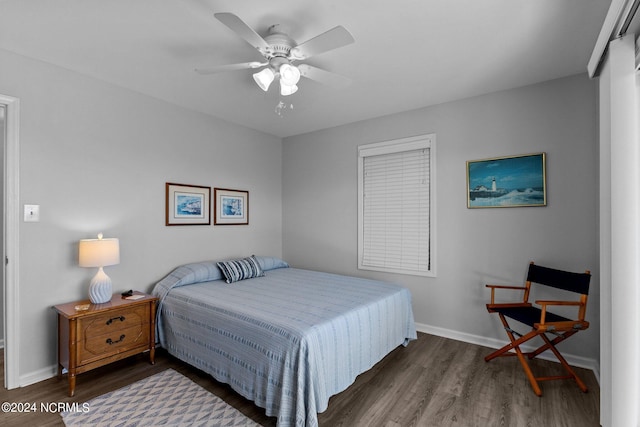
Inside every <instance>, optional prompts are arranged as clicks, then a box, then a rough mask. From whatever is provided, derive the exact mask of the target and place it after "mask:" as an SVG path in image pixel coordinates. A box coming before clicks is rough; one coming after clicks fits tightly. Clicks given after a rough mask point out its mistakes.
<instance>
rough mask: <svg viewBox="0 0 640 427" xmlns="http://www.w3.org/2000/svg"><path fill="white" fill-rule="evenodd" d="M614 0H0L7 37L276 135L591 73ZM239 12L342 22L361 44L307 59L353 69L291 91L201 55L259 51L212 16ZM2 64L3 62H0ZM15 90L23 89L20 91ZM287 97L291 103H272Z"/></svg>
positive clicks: (261, 20)
mask: <svg viewBox="0 0 640 427" xmlns="http://www.w3.org/2000/svg"><path fill="white" fill-rule="evenodd" d="M609 4H610V0H399V1H398V0H396V1H381V0H342V1H338V0H335V1H318V0H315V1H314V0H297V1H291V0H288V1H287V0H243V1H241V0H235V1H234V0H0V49H6V50H8V51H11V52H14V53H18V54H20V55H24V56H27V57H31V58H35V59H39V60H42V61H45V62H49V63H52V64H55V65H58V66H61V67H64V68H66V69H70V70H74V71H77V72H79V73H82V74H86V75H89V76H93V77H95V78H97V79H100V80H104V81H107V82H110V83H112V84H115V85H118V86H122V87H125V88H129V89H131V90H134V91H137V92H141V93H144V94H147V95H150V96H153V97H156V98H159V99H163V100H165V101H168V102H170V103H173V104H177V105H180V106H182V107H186V108H189V109H193V110H197V111H200V112H203V113H206V114H210V115H213V116H216V117H219V118H222V119H225V120H228V121H231V122H234V123H238V124H241V125H244V126H247V127H250V128H253V129H258V130H261V131H264V132H267V133H270V134H273V135H276V136H279V137H286V136H291V135H296V134H301V133H306V132H310V131H314V130H318V129H324V128H328V127H333V126H337V125H341V124H345V123H351V122H355V121H359V120H364V119H369V118H372V117H378V116H383V115H388V114H393V113H397V112H401V111H406V110H412V109H416V108H420V107H424V106H428V105H434V104H438V103H442V102H447V101H451V100H455V99H461V98H467V97H470V96H475V95H480V94H484V93H490V92H495V91H498V90H503V89H509V88H513V87H519V86H524V85H528V84H532V83H537V82H541V81H545V80H550V79H555V78H559V77H564V76H568V75H573V74H578V73H583V72H586V65H587V62H588V60H589V57H590V55H591V52H592V50H593V46H594V44H595V41H596V38H597V36H598V33H599V31H600V27H601V25H602V23H603V21H604V18H605V15H606V12H607V9H608V7H609ZM216 12H232V13H234V14H236V15H238V16H239V17H240V18H242V19H243V20H244V21H245V22H246V23H247V24H248V25H249V26H251V27H252V28H254V29H255V30H256V31H257V32H258V33H260V34H261V35H263V36H264V35H266V30H267V28H268V27H269V26H270V25H273V24H281V25H283V26H285V27H286V28H289V35H290V36H291V37H292V38H293V39H294V40H296V41H297V42H298V43H301V42H303V41H306V40H308V39H310V38H312V37H314V36H316V35H318V34H320V33H322V32H324V31H326V30H328V29H330V28H332V27H334V26H336V25H342V26H344V27H345V28H347V29H348V30H349V31H350V32H351V34H353V36H354V38H355V40H356V42H355V43H354V44H352V45H349V46H345V47H342V48H340V49H336V50H333V51H330V52H326V53H323V54H321V55H317V56H315V57H312V58H310V59H308V60H307V61H305V62H307V63H309V64H311V65H314V66H317V67H321V68H324V69H326V70H330V71H332V72H335V73H338V74H341V75H344V76H348V77H350V78H351V79H352V80H353V82H352V84H351V85H350V86H349V87H347V88H346V89H337V88H332V87H327V86H324V85H321V84H318V83H316V82H314V81H310V80H306V79H303V80H302V81H301V82H300V83H299V84H298V86H299V88H300V89H299V91H298V92H297V93H296V94H294V95H292V96H289V97H281V96H280V95H279V94H278V90H277V89H278V88H277V85H275V84H274V85H272V88H271V89H270V91H269V92H266V93H265V92H263V91H261V90H260V89H259V88H258V87H257V86H256V85H255V83H254V82H253V79H252V77H251V74H252V73H253V72H254V71H251V70H242V71H232V72H228V73H223V74H215V75H200V74H197V73H195V72H194V69H195V68H197V67H210V66H214V65H221V64H227V63H237V62H247V61H254V60H255V61H259V60H261V56H260V55H259V54H258V52H257V51H256V50H255V49H254V48H253V47H251V46H250V45H249V44H248V43H247V42H245V41H244V40H243V39H241V38H240V37H238V36H237V35H236V34H235V33H233V32H232V31H231V30H229V29H228V28H227V27H226V26H224V25H223V24H222V23H221V22H219V21H218V20H217V19H215V18H214V16H213V14H214V13H216ZM0 67H1V64H0ZM18 95H19V94H18ZM281 98H282V100H284V101H286V102H287V103H288V104H293V109H287V110H286V113H285V114H284V116H283V117H280V116H278V115H277V114H276V113H275V111H274V110H275V105H276V104H277V103H278V101H279V100H280V99H281Z"/></svg>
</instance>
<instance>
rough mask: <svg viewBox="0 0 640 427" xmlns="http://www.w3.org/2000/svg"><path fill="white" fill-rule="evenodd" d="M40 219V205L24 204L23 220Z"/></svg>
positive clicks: (32, 220) (36, 220)
mask: <svg viewBox="0 0 640 427" xmlns="http://www.w3.org/2000/svg"><path fill="white" fill-rule="evenodd" d="M38 221H40V205H24V222H38Z"/></svg>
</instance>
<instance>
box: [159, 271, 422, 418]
mask: <svg viewBox="0 0 640 427" xmlns="http://www.w3.org/2000/svg"><path fill="white" fill-rule="evenodd" d="M201 268H203V269H205V270H206V269H209V271H196V272H193V271H187V272H186V273H185V272H184V271H183V273H182V274H180V273H179V272H178V273H177V274H175V275H174V277H171V275H170V276H168V277H167V278H165V279H164V280H163V281H161V282H160V283H158V284H157V285H156V287H155V288H154V292H153V293H154V295H156V296H158V297H160V299H161V302H160V304H159V307H158V335H159V336H158V338H159V340H160V343H161V345H162V346H163V347H164V348H165V349H167V351H168V352H169V353H170V354H172V355H173V356H175V357H177V358H179V359H181V360H183V361H185V362H187V363H189V364H190V365H193V366H195V367H197V368H199V369H201V370H203V371H205V372H207V373H209V374H210V375H212V376H213V377H214V378H215V379H216V380H218V381H221V382H223V383H227V384H229V385H230V386H231V387H232V388H233V389H234V390H236V391H237V392H238V393H239V394H241V395H242V396H244V397H246V398H247V399H250V400H252V401H254V402H255V403H256V404H257V405H258V406H260V407H263V408H265V410H266V413H267V415H269V416H276V417H277V418H278V426H294V425H295V426H317V425H318V419H317V413H319V412H323V411H325V410H326V409H327V405H328V402H329V398H330V397H331V396H332V395H334V394H337V393H339V392H341V391H343V390H345V389H346V388H347V387H348V386H349V385H351V384H352V383H353V382H354V381H355V378H356V376H358V375H359V374H361V373H363V372H365V371H367V370H369V369H370V368H371V367H373V365H375V364H376V363H377V362H379V361H380V360H381V359H382V358H384V356H385V355H387V354H388V353H389V352H390V351H392V350H393V349H395V348H396V347H398V346H399V345H407V344H408V342H409V341H410V340H413V339H416V338H417V336H416V329H415V324H414V319H413V311H412V308H411V294H410V292H409V291H408V290H407V289H405V288H402V287H400V286H397V285H393V284H389V283H384V282H379V281H374V280H368V279H362V278H356V277H348V276H341V275H335V274H329V273H321V272H315V271H308V270H301V269H295V268H279V269H275V270H269V271H266V272H265V276H263V277H257V278H253V279H249V280H243V281H240V282H236V283H233V284H227V283H225V282H224V280H212V281H200V282H199V283H192V284H190V283H188V282H190V281H198V280H203V279H207V278H209V279H216V278H217V277H218V276H217V273H216V271H215V268H214V267H213V266H212V265H210V264H202V267H201ZM194 277H195V279H194Z"/></svg>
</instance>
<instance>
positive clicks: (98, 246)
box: [78, 236, 120, 267]
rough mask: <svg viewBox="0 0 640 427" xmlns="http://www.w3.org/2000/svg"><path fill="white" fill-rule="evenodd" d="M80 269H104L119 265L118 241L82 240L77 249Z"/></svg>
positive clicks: (101, 239) (100, 238)
mask: <svg viewBox="0 0 640 427" xmlns="http://www.w3.org/2000/svg"><path fill="white" fill-rule="evenodd" d="M78 258H79V259H78V264H79V265H80V267H106V266H108V265H116V264H119V263H120V242H119V241H118V239H103V238H102V237H101V236H100V237H99V238H98V239H83V240H80V245H79V248H78Z"/></svg>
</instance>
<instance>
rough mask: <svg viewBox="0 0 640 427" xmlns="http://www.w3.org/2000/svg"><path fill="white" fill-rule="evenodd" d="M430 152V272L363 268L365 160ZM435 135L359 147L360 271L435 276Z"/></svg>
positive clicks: (376, 267) (368, 266)
mask: <svg viewBox="0 0 640 427" xmlns="http://www.w3.org/2000/svg"><path fill="white" fill-rule="evenodd" d="M419 149H428V150H429V238H428V239H429V248H430V249H429V257H430V264H429V265H430V268H429V270H427V271H420V270H412V269H401V268H393V267H379V266H370V265H364V263H363V259H364V239H365V230H364V208H365V204H364V159H365V158H366V157H369V156H376V155H384V154H393V153H401V152H407V151H413V150H419ZM436 188H437V187H436V134H435V133H430V134H424V135H417V136H412V137H407V138H400V139H393V140H388V141H382V142H375V143H369V144H363V145H359V146H358V269H359V270H370V271H380V272H386V273H396V274H407V275H412V276H423V277H436V252H437V251H436V206H437V205H436V191H435V189H436Z"/></svg>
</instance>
